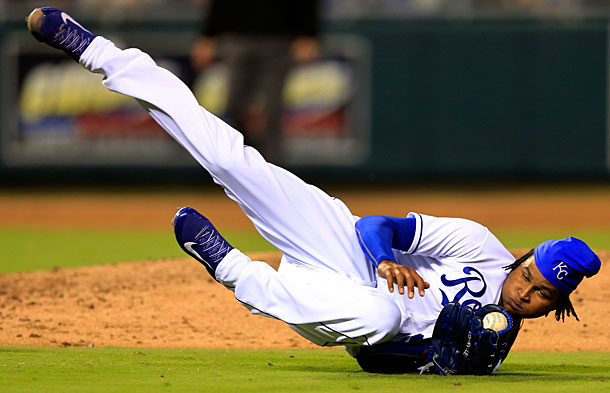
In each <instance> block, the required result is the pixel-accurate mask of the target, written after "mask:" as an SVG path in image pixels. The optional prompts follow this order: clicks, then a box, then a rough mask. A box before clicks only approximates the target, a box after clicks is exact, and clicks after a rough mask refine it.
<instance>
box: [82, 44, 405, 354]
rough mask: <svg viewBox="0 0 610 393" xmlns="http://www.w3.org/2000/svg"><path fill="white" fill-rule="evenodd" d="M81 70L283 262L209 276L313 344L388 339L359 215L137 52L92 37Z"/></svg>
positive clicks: (385, 309)
mask: <svg viewBox="0 0 610 393" xmlns="http://www.w3.org/2000/svg"><path fill="white" fill-rule="evenodd" d="M80 62H81V63H82V64H83V65H84V66H85V67H86V68H87V69H89V70H91V71H93V72H98V73H102V74H104V75H105V78H104V81H103V84H104V85H105V86H106V87H107V88H108V89H110V90H112V91H115V92H118V93H121V94H125V95H127V96H131V97H133V98H135V99H136V100H138V102H139V103H140V104H141V105H142V106H143V107H144V109H145V110H146V111H147V112H148V113H149V114H150V116H152V117H153V118H154V119H155V120H156V121H157V123H159V124H160V125H161V127H163V128H164V129H165V131H167V132H168V133H169V134H170V135H171V136H172V137H173V138H174V139H175V140H176V141H177V142H178V143H180V144H181V145H182V146H183V147H184V148H185V149H186V150H187V151H188V152H189V153H190V154H191V155H192V156H193V157H194V158H195V159H196V160H197V161H198V162H199V164H201V166H203V167H204V168H205V169H206V170H207V171H208V172H209V173H210V174H211V175H212V177H213V179H214V181H215V182H216V183H217V184H219V185H220V186H222V187H223V188H224V190H225V192H226V194H227V195H228V196H229V198H231V199H233V200H234V201H235V202H237V203H238V204H239V206H240V207H241V209H242V210H243V211H244V213H245V214H246V215H247V216H248V218H249V219H250V220H251V221H252V222H253V223H254V226H255V227H256V229H257V230H258V231H259V232H260V234H261V235H262V236H263V237H264V238H265V239H267V240H268V241H269V242H270V243H271V244H273V245H274V246H276V247H277V248H278V249H279V250H280V251H281V252H282V253H283V254H284V256H283V258H282V263H281V266H280V269H279V271H278V272H276V271H275V270H273V269H272V268H271V267H270V266H269V265H267V264H265V263H264V262H254V261H252V260H250V258H249V257H247V256H246V255H244V254H243V253H241V252H240V251H238V250H237V249H235V250H232V251H231V252H230V253H229V254H228V255H227V256H226V257H225V258H224V260H223V261H222V262H221V263H220V265H219V266H218V269H217V271H216V278H217V279H218V280H219V281H220V282H221V283H222V284H224V285H225V286H226V287H228V288H231V289H234V291H235V297H236V298H237V300H239V301H240V302H241V303H242V304H244V305H245V306H246V307H248V309H250V310H251V312H252V313H254V314H262V315H266V316H270V317H273V318H277V319H280V320H282V321H284V322H286V323H288V324H289V325H290V326H291V327H292V328H293V329H294V330H296V331H297V332H298V333H299V334H301V335H302V336H304V337H306V338H307V339H309V340H311V341H312V342H314V343H316V344H318V345H345V346H348V347H349V346H358V345H372V344H374V343H378V342H382V341H386V340H388V339H390V338H391V337H393V336H394V335H395V334H396V332H397V331H398V328H399V326H400V324H401V322H402V321H401V313H400V310H399V309H398V307H397V306H396V305H395V304H394V302H393V301H392V299H391V297H390V296H389V294H387V293H386V292H384V291H380V290H378V289H376V288H375V285H376V273H375V270H374V267H373V266H372V265H371V264H370V263H369V262H368V261H367V259H366V257H365V255H364V253H363V252H362V251H361V249H360V246H359V244H358V240H357V238H356V233H355V230H354V223H355V221H356V220H357V217H355V216H354V215H353V214H352V213H351V212H350V211H349V209H348V208H347V207H346V206H345V204H343V202H341V201H340V200H338V199H336V198H332V197H330V196H328V195H327V194H326V193H324V192H323V191H321V190H320V189H318V188H316V187H314V186H312V185H310V184H307V183H305V182H303V181H302V180H301V179H299V178H298V177H296V176H294V175H293V174H291V173H290V172H288V171H286V170H284V169H282V168H279V167H277V166H275V165H273V164H270V163H268V162H266V161H265V160H264V158H263V157H262V156H261V155H260V154H259V153H258V152H257V151H256V150H255V149H253V148H252V147H249V146H245V145H244V144H243V136H242V135H241V134H240V133H239V132H237V131H236V130H234V129H233V128H231V127H230V126H229V125H227V124H225V123H224V122H223V121H221V120H220V119H218V118H217V117H215V116H214V115H212V114H211V113H209V112H208V111H206V110H205V109H204V108H202V107H200V106H199V104H198V102H197V100H196V99H195V97H194V96H193V94H192V92H191V91H190V90H189V89H188V87H187V86H186V85H185V84H184V83H182V81H180V80H179V79H178V78H177V77H176V76H175V75H173V74H171V73H170V72H169V71H167V70H165V69H163V68H161V67H159V66H157V65H156V63H155V62H154V61H153V60H152V59H151V57H150V56H149V55H147V54H146V53H143V52H142V51H140V50H139V49H126V50H121V49H118V48H117V47H116V46H115V45H114V44H113V43H112V42H111V41H109V40H107V39H105V38H103V37H96V38H95V39H94V40H93V42H92V43H91V44H90V46H89V47H88V48H87V49H86V50H85V52H84V53H83V55H82V57H81V59H80ZM204 214H205V212H204Z"/></svg>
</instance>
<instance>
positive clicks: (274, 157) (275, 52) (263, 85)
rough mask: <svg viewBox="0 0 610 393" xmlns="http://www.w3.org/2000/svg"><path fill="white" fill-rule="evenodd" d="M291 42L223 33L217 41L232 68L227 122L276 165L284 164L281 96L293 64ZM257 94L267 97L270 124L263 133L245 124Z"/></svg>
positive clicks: (280, 37) (267, 113) (284, 39)
mask: <svg viewBox="0 0 610 393" xmlns="http://www.w3.org/2000/svg"><path fill="white" fill-rule="evenodd" d="M291 42H292V39H291V38H290V37H287V36H255V35H239V34H224V35H222V36H221V37H219V41H218V55H219V57H220V58H221V60H222V61H223V62H224V63H225V64H226V65H227V67H228V69H229V93H228V98H227V107H226V112H225V115H226V120H227V121H228V122H229V124H231V125H232V126H233V127H234V128H236V129H238V130H242V131H244V136H245V141H246V144H248V145H250V146H253V147H255V148H257V149H258V150H259V151H260V152H261V153H262V154H263V156H265V158H266V159H267V161H270V162H273V163H280V162H281V161H282V154H281V153H282V152H281V145H282V132H281V131H282V130H281V120H282V113H283V100H282V93H283V88H284V81H285V79H286V75H287V73H288V70H289V68H290V65H291V53H290V44H291ZM258 93H261V95H262V96H263V97H264V101H265V107H264V114H265V117H266V118H267V123H266V127H265V128H264V132H263V133H252V132H248V128H247V125H246V124H244V122H245V120H246V118H245V115H246V112H247V111H248V108H249V107H250V105H251V104H252V102H253V99H254V98H255V97H256V96H257V95H258Z"/></svg>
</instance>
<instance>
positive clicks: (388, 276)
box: [385, 270, 394, 292]
mask: <svg viewBox="0 0 610 393" xmlns="http://www.w3.org/2000/svg"><path fill="white" fill-rule="evenodd" d="M385 279H386V281H387V283H388V291H390V292H394V272H392V271H391V270H390V271H388V272H387V273H386V276H385Z"/></svg>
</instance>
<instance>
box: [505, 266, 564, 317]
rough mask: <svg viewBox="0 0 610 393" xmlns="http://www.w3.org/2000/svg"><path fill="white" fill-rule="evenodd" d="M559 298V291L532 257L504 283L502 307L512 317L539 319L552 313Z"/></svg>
mask: <svg viewBox="0 0 610 393" xmlns="http://www.w3.org/2000/svg"><path fill="white" fill-rule="evenodd" d="M558 298H559V291H558V290H557V288H555V287H554V286H553V285H552V284H551V283H550V282H549V281H548V280H547V279H546V278H544V276H543V275H542V273H540V270H538V267H537V266H536V262H535V261H534V257H533V256H532V257H531V258H529V259H528V260H527V261H525V262H523V263H522V264H521V265H520V266H519V267H517V268H516V269H515V270H513V271H512V272H511V273H510V274H509V275H508V277H507V278H506V281H504V285H503V286H502V298H501V300H500V303H501V304H500V305H501V306H503V307H504V308H505V309H506V311H508V313H509V314H511V315H512V316H516V317H521V318H537V317H540V316H542V315H546V314H547V313H548V312H549V311H551V310H552V309H553V308H554V306H555V303H556V302H557V299H558Z"/></svg>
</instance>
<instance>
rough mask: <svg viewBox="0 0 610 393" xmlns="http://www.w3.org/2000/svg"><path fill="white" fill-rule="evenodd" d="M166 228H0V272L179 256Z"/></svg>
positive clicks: (532, 241) (245, 239) (606, 239)
mask: <svg viewBox="0 0 610 393" xmlns="http://www.w3.org/2000/svg"><path fill="white" fill-rule="evenodd" d="M494 232H495V233H496V234H497V236H498V238H499V239H500V240H502V242H503V243H504V244H505V245H506V246H507V247H508V248H533V247H534V246H536V245H537V244H538V243H540V242H542V241H544V240H547V239H550V238H560V237H566V236H569V235H574V236H577V237H581V238H582V239H584V240H585V241H587V243H589V244H590V245H591V247H592V248H594V249H606V250H610V229H608V230H605V229H595V230H576V231H572V232H570V231H569V230H544V229H528V230H518V231H517V230H508V231H507V230H498V231H494ZM223 234H224V235H226V237H227V239H228V240H229V241H230V242H231V243H232V244H235V245H236V246H237V247H239V249H240V250H242V251H244V252H252V251H267V250H273V249H274V248H273V246H271V245H270V244H269V243H267V242H266V241H265V240H264V239H263V238H262V237H261V236H260V235H259V234H258V233H256V232H254V231H232V232H231V231H229V232H226V233H223ZM184 255H185V254H184V253H183V252H182V251H181V250H180V248H179V247H178V245H177V244H176V241H175V240H174V237H173V234H172V233H171V231H165V230H164V231H154V230H146V231H143V230H137V231H136V230H108V231H102V230H80V231H78V232H77V231H69V230H32V229H15V228H0V272H3V273H10V272H20V271H32V270H48V269H52V268H53V267H56V266H58V267H76V266H90V265H98V264H104V263H118V262H129V261H142V260H148V259H160V258H170V257H184Z"/></svg>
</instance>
